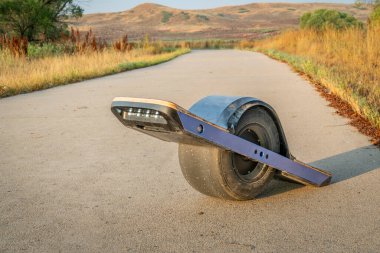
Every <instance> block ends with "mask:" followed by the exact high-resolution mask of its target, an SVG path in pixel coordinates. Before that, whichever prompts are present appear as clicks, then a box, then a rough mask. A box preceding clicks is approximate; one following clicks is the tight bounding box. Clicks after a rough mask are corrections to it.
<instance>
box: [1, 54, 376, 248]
mask: <svg viewBox="0 0 380 253" xmlns="http://www.w3.org/2000/svg"><path fill="white" fill-rule="evenodd" d="M210 94H218V95H244V96H254V97H258V98H261V99H263V100H264V101H266V102H268V103H269V104H271V105H272V106H273V107H274V108H275V109H276V110H277V112H278V114H279V117H280V119H281V121H282V123H283V127H284V129H285V132H286V135H287V138H288V141H289V144H290V148H291V150H292V153H293V154H294V155H295V156H296V157H297V158H298V159H300V160H301V161H304V162H307V163H311V164H313V165H315V166H318V167H321V168H323V169H326V170H329V171H331V172H332V173H333V174H334V179H333V183H332V185H330V186H328V187H324V188H313V187H301V186H299V185H295V184H291V183H286V182H278V181H274V182H273V183H272V184H271V185H270V187H269V188H268V189H267V190H266V192H265V193H264V194H263V195H261V196H260V198H258V199H256V200H254V201H247V202H233V201H223V200H219V199H214V198H210V197H206V196H203V195H201V194H200V193H198V192H196V191H194V190H193V189H192V188H191V187H190V186H189V185H188V184H187V183H186V181H185V179H184V178H183V176H182V174H181V171H180V168H179V164H178V158H177V145H176V144H174V143H164V142H160V141H158V140H156V139H153V138H151V137H149V136H145V135H142V134H139V133H136V132H134V131H130V130H128V129H127V128H125V127H123V126H122V125H121V124H120V123H119V122H118V121H117V119H116V118H115V117H114V116H113V115H112V114H111V112H110V104H111V101H112V99H113V98H114V97H116V96H132V97H147V98H161V99H167V100H172V101H173V102H176V103H178V104H180V105H182V106H184V107H185V108H186V107H187V108H188V107H189V106H190V105H191V104H192V103H193V102H195V101H197V100H198V99H200V98H202V97H204V96H206V95H210ZM379 192H380V152H379V150H378V149H376V148H375V147H373V146H371V145H370V142H369V141H368V139H367V137H365V136H362V135H360V134H359V133H358V132H357V131H356V130H355V129H354V128H353V127H351V126H349V125H348V121H347V119H344V118H341V117H340V116H337V115H336V114H335V113H334V109H332V108H330V107H328V106H327V102H326V101H325V100H324V99H323V98H321V97H320V96H319V95H318V93H317V92H316V91H315V90H314V88H313V87H312V86H311V85H309V84H308V83H307V82H306V81H305V80H304V79H302V78H301V77H299V76H298V75H297V74H295V73H293V72H292V71H291V70H290V68H289V67H288V66H287V65H285V64H282V63H279V62H276V61H273V60H271V59H269V58H267V57H266V56H264V55H261V54H257V53H252V52H240V51H196V52H193V53H191V54H188V55H186V56H182V57H180V58H178V59H176V60H173V61H171V62H168V63H165V64H162V65H158V66H156V67H151V68H146V69H141V70H136V71H132V72H127V73H122V74H118V75H113V76H109V77H104V78H99V79H94V80H90V81H86V82H81V83H77V84H73V85H67V86H62V87H57V88H53V89H49V90H45V91H41V92H34V93H31V94H26V95H20V96H16V97H10V98H6V99H1V100H0V252H129V251H130V252H379V249H380V239H379V238H380V194H379Z"/></svg>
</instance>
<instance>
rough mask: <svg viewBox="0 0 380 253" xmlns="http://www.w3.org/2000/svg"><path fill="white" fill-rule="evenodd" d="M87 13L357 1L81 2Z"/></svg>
mask: <svg viewBox="0 0 380 253" xmlns="http://www.w3.org/2000/svg"><path fill="white" fill-rule="evenodd" d="M79 2H80V3H81V6H82V7H83V8H84V10H85V13H86V14H88V13H98V12H117V11H124V10H128V9H131V8H133V7H135V6H137V5H139V4H142V3H147V2H148V3H157V4H162V5H166V6H170V7H174V8H178V9H209V8H215V7H221V6H226V5H241V4H248V3H254V2H261V3H263V2H288V3H289V2H291V3H307V2H322V3H348V4H349V3H353V2H355V0H332V1H329V0H310V1H309V0H270V1H268V0H234V1H233V0H210V1H205V0H177V1H174V0H148V1H139V0H79Z"/></svg>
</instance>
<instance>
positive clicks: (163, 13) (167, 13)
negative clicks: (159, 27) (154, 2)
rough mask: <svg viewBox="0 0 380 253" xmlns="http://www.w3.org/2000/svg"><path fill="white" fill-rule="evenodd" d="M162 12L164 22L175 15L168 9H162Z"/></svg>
mask: <svg viewBox="0 0 380 253" xmlns="http://www.w3.org/2000/svg"><path fill="white" fill-rule="evenodd" d="M161 14H162V19H161V22H162V23H167V22H169V21H170V18H171V17H173V13H171V12H168V11H162V12H161Z"/></svg>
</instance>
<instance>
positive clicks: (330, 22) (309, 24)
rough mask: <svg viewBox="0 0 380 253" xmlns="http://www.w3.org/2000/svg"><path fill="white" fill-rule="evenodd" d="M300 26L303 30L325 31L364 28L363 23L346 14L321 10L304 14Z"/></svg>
mask: <svg viewBox="0 0 380 253" xmlns="http://www.w3.org/2000/svg"><path fill="white" fill-rule="evenodd" d="M300 26H301V28H310V29H315V30H325V29H326V28H334V29H345V28H348V27H363V23H362V22H360V21H358V20H357V19H356V18H355V17H353V16H351V15H349V14H347V13H344V12H339V11H336V10H326V9H319V10H316V11H314V12H307V13H305V14H303V15H302V17H301V22H300Z"/></svg>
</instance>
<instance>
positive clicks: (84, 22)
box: [72, 3, 369, 40]
mask: <svg viewBox="0 0 380 253" xmlns="http://www.w3.org/2000/svg"><path fill="white" fill-rule="evenodd" d="M321 8H326V9H335V10H339V11H344V12H347V13H350V14H352V15H354V16H355V17H356V18H358V19H360V20H362V21H365V20H366V19H367V17H368V14H369V10H367V9H358V8H355V7H354V6H353V5H347V4H325V3H309V4H293V3H253V4H247V5H240V6H226V7H221V8H215V9H207V10H179V9H174V8H170V7H167V6H163V5H158V4H150V3H146V4H141V5H139V6H136V7H135V8H133V9H131V10H127V11H123V12H115V13H99V14H88V15H84V16H83V17H82V18H80V19H79V20H74V21H72V25H73V26H74V27H77V28H79V29H80V30H81V31H87V30H89V29H90V28H92V30H93V31H94V33H95V34H96V35H99V36H102V37H104V38H107V39H111V40H113V39H117V38H120V37H122V36H123V35H125V34H128V35H129V37H130V38H131V39H140V38H142V37H144V35H145V34H149V36H151V37H154V38H158V39H201V38H225V39H227V38H239V39H240V38H254V37H259V36H264V35H265V34H268V33H273V32H276V31H279V30H282V29H286V28H290V27H296V26H297V25H298V22H299V18H300V16H301V15H302V14H303V13H305V12H307V11H312V10H315V9H321Z"/></svg>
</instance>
